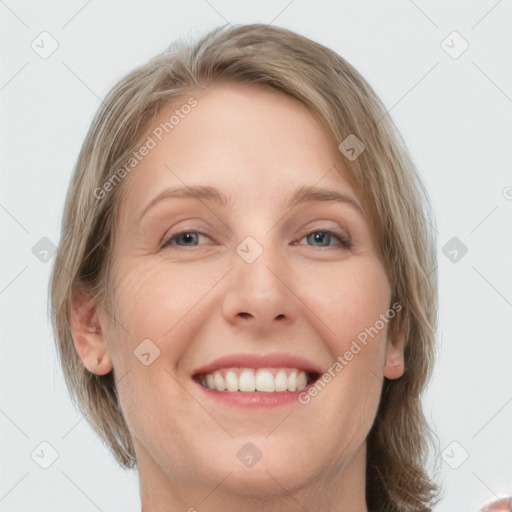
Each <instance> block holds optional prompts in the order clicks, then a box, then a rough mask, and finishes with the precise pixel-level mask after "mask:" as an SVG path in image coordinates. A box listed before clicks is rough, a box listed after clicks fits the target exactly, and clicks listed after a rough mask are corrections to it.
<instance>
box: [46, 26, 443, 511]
mask: <svg viewBox="0 0 512 512" xmlns="http://www.w3.org/2000/svg"><path fill="white" fill-rule="evenodd" d="M214 82H216V83H219V84H222V83H248V84H260V85H261V86H262V87H270V88H272V89H273V90H278V91H281V92H282V93H283V94H285V95H287V96H288V97H292V98H295V99H296V100H298V101H299V102H301V103H302V104H303V105H305V106H306V107H307V108H308V109H309V110H310V111H311V112H313V113H314V114H316V115H317V116H318V118H319V119H320V120H321V122H322V123H323V125H325V127H326V128H327V129H328V131H329V132H330V133H331V134H332V136H333V138H334V140H335V141H337V143H338V144H340V143H342V141H344V140H345V139H346V138H347V137H349V136H351V135H352V136H356V137H357V139H359V141H362V142H363V144H364V151H363V152H362V153H361V154H360V155H359V156H358V157H357V158H356V159H354V158H345V160H344V163H345V165H344V168H345V171H346V173H347V175H346V176H345V175H344V177H345V178H346V179H348V180H349V181H350V183H351V184H353V185H354V186H355V187H357V190H358V191H359V194H360V196H361V200H362V202H363V204H364V206H365V208H366V209H367V211H368V212H370V215H369V220H370V222H371V225H372V226H371V227H372V229H373V231H374V233H375V236H376V240H377V245H378V252H379V257H380V258H381V260H382V262H383V266H384V268H385V271H386V274H387V276H388V279H389V282H390V286H391V290H392V302H395V301H396V302H398V303H400V304H401V306H402V309H401V311H400V314H398V315H397V316H396V317H395V318H393V320H391V321H390V323H389V333H388V334H389V336H390V337H391V339H393V336H395V335H397V334H398V333H403V334H404V336H405V346H404V347H405V348H404V360H405V371H404V374H403V375H402V376H401V377H400V378H398V379H395V380H390V379H387V378H384V383H383V387H382V394H381V397H380V402H379V407H378V411H377V414H376V417H375V421H374V423H373V425H372V428H371V430H370V432H369V434H368V438H367V467H366V494H367V503H368V506H369V509H370V510H379V511H384V510H386V511H388V510H389V511H407V512H411V511H420V510H421V511H424V510H428V508H427V507H430V506H432V504H435V503H436V502H437V494H438V489H439V486H438V485H437V484H436V483H435V482H434V480H433V479H431V477H429V475H428V472H427V469H426V466H427V462H428V455H429V453H430V452H429V446H430V445H434V435H433V432H432V431H431V430H430V428H429V426H428V423H427V421H426V418H425V416H424V413H423V410H422V404H421V396H422V393H423V391H424V389H425V386H426V385H427V384H428V381H429V379H430V378H431V375H432V369H433V364H434V361H435V357H436V353H435V352H436V349H437V347H436V343H435V337H436V330H437V307H438V302H437V301H438V299H437V264H436V250H435V235H434V232H433V230H434V228H433V222H434V220H433V215H432V211H431V207H430V203H429V199H428V194H427V192H426V190H425V187H424V185H423V184H422V181H421V179H420V178H419V176H418V172H417V170H416V167H415V165H414V163H413V162H412V159H411V157H410V156H409V154H408V151H407V149H406V146H405V144H404V142H403V139H402V138H401V136H400V135H399V133H398V130H397V129H396V128H395V126H394V124H393V122H392V120H391V119H390V116H389V115H388V112H387V111H386V109H385V107H384V105H383V104H382V103H381V101H380V100H379V98H378V97H377V95H376V94H375V92H374V91H373V89H372V88H371V86H370V85H369V84H368V83H367V81H366V80H365V79H364V78H363V77H362V76H361V75H360V74H359V72H358V71H357V70H356V69H354V67H353V66H352V65H350V64H349V63H348V62H347V61H346V60H345V59H343V58H342V57H341V56H340V55H338V54H337V53H336V52H334V51H332V50H331V49H329V48H327V47H325V46H323V45H321V44H319V43H317V42H315V41H312V40H310V39H308V38H306V37H304V36H302V35H299V34H297V33H295V32H293V31H291V30H288V29H285V28H279V27H275V26H268V25H264V24H250V25H237V26H230V27H227V26H224V27H219V28H216V29H214V30H212V31H210V32H209V33H207V34H206V35H203V36H202V37H201V38H199V39H198V40H196V41H193V42H186V43H182V44H179V45H174V46H172V47H170V48H169V49H168V50H167V51H165V52H163V53H161V54H160V55H158V56H156V57H154V58H153V59H151V60H150V61H149V62H147V63H146V64H144V65H142V66H140V67H137V68H136V69H135V70H133V71H132V72H130V73H129V74H128V75H127V76H125V77H124V78H122V79H121V80H120V81H119V82H118V83H117V84H116V85H115V86H114V87H113V88H112V90H111V91H110V92H109V93H108V95H107V97H106V98H105V100H104V101H103V102H102V104H101V105H100V107H99V109H98V112H97V113H96V115H95V117H94V119H93V122H92V124H91V127H90V129H89V131H88V133H87V136H86V138H85V141H84V143H83V146H82V148H81V151H80V154H79V157H78V160H77V162H76V166H75V169H74V173H73V176H72V179H71V181H70V184H69V189H68V192H67V197H66V203H65V207H64V212H63V218H62V227H61V238H60V242H59V246H58V250H57V254H56V257H55V261H54V266H53V269H52V275H51V283H50V289H49V294H50V302H51V311H50V314H51V318H52V326H53V329H54V332H55V335H56V346H57V352H58V356H59V358H60V362H61V366H62V370H63V374H64V378H65V382H66V385H67V387H68V390H69V392H70V395H71V397H72V399H73V402H74V404H75V405H76V406H77V407H78V408H79V409H80V411H81V412H82V413H83V414H84V415H85V416H86V418H87V420H88V421H89V423H90V424H91V426H92V427H93V428H94V430H95V431H96V432H97V433H98V435H99V436H100V437H101V438H102V440H103V441H104V442H105V443H106V445H107V446H108V447H109V448H110V450H111V452H112V454H113V455H114V457H115V458H116V460H117V461H118V462H119V464H120V465H121V466H122V467H124V468H133V467H136V462H137V461H136V457H135V452H134V448H133V444H132V440H131V435H130V432H129V430H128V427H127V424H126V422H125V419H124V416H123V414H122V410H121V407H120V403H119V400H118V396H117V392H116V387H115V381H114V378H113V373H114V372H110V373H109V374H107V375H104V376H98V375H95V374H93V373H91V372H89V371H88V370H87V369H86V368H85V366H84V364H83V363H82V361H81V359H80V358H79V356H78V355H77V352H76V350H75V348H74V344H73V339H72V335H71V331H70V324H69V308H70V304H71V299H72V297H73V294H74V293H75V292H77V291H81V290H82V291H86V292H87V293H89V294H90V295H91V297H93V298H94V300H96V301H97V302H98V303H99V304H104V305H105V307H108V306H110V305H111V304H113V301H114V298H113V296H112V290H111V268H112V261H111V256H112V250H111V249H112V242H113V233H114V228H115V226H116V222H117V219H118V211H119V204H120V201H121V197H122V193H123V190H124V186H125V184H126V181H127V180H126V179H125V180H122V181H120V182H119V183H116V186H113V187H112V189H111V190H109V193H108V194H105V197H102V198H101V200H99V199H98V197H97V196H98V194H97V192H95V191H97V190H99V189H100V188H101V187H102V186H103V185H104V184H105V183H106V182H107V181H108V180H112V179H113V178H114V177H115V176H116V171H118V170H119V168H120V167H121V166H122V165H123V163H125V162H126V161H127V160H128V159H129V157H130V154H131V153H132V152H133V151H134V149H136V147H137V145H138V144H140V140H141V137H142V135H143V134H144V130H145V129H147V126H148V123H149V122H150V121H151V120H152V119H154V118H155V117H156V115H157V113H158V112H159V111H161V109H162V108H164V107H168V106H171V105H174V104H178V102H179V101H183V98H186V97H187V95H189V96H190V94H191V93H193V92H194V91H197V90H202V89H205V88H207V87H208V86H210V85H212V84H213V83H214ZM349 156H350V155H349ZM338 172H339V170H338ZM111 182H112V181H111Z"/></svg>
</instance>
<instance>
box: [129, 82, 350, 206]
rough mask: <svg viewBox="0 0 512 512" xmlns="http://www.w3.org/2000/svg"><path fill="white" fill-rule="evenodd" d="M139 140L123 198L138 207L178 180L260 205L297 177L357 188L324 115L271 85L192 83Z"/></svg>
mask: <svg viewBox="0 0 512 512" xmlns="http://www.w3.org/2000/svg"><path fill="white" fill-rule="evenodd" d="M190 105H193V106H192V107H191V106H190ZM141 141H142V142H143V143H144V142H146V143H148V145H149V146H151V149H150V150H149V151H146V152H145V153H146V155H145V156H144V157H143V158H141V160H140V161H139V162H138V163H137V165H136V167H135V168H134V170H133V171H132V172H131V173H130V176H129V177H128V180H127V181H128V182H127V183H125V184H124V187H125V190H124V194H123V202H124V203H125V204H126V208H127V209H128V210H130V211H133V212H137V213H140V211H141V209H142V208H143V207H144V203H147V202H148V201H149V200H151V198H152V197H154V196H156V195H157V194H159V193H160V192H162V190H163V189H165V188H168V187H176V186H182V187H183V186H185V187H186V186H194V185H213V186H215V187H217V188H219V189H222V190H224V191H225V195H226V196H228V197H229V198H230V200H232V201H233V202H235V201H240V202H244V203H247V201H252V202H254V204H255V205H259V206H260V207H261V206H264V205H270V204H275V203H277V202H279V201H280V200H281V199H282V197H283V191H284V190H289V189H293V188H296V186H299V185H307V186H315V185H317V186H319V187H323V188H332V189H336V190H340V191H344V192H352V194H353V195H354V196H355V195H356V194H355V191H354V189H353V188H352V187H351V186H350V184H349V180H348V178H347V175H346V170H345V169H344V167H343V160H342V157H341V155H340V153H339V151H338V149H337V144H336V141H335V140H334V138H333V136H332V134H331V133H330V132H329V131H328V130H327V129H326V128H325V126H324V125H323V124H322V122H321V121H320V119H319V118H318V117H317V116H316V115H315V114H313V113H312V112H311V111H310V110H309V109H308V108H307V107H306V106H305V105H303V104H302V103H300V102H299V101H297V100H295V99H293V98H291V97H289V96H287V95H285V94H283V93H281V92H279V91H277V90H273V89H271V88H269V87H262V86H260V85H253V84H232V83H229V84H222V85H220V84H219V85H216V86H213V87H211V88H209V89H207V90H206V91H199V90H198V91H194V92H192V93H190V95H186V96H184V97H182V98H180V99H179V100H178V101H176V102H175V103H173V105H172V106H168V107H165V108H163V109H162V110H161V111H160V112H158V114H157V116H156V117H155V118H154V119H153V120H152V121H151V122H150V123H149V124H148V126H147V127H146V131H145V133H144V135H143V137H142V138H141ZM123 209H124V207H123Z"/></svg>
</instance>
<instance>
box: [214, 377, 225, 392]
mask: <svg viewBox="0 0 512 512" xmlns="http://www.w3.org/2000/svg"><path fill="white" fill-rule="evenodd" d="M213 384H214V386H215V389H217V390H218V391H224V390H225V389H226V383H225V382H224V377H223V376H222V375H221V373H220V372H215V373H214V374H213Z"/></svg>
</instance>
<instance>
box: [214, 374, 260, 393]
mask: <svg viewBox="0 0 512 512" xmlns="http://www.w3.org/2000/svg"><path fill="white" fill-rule="evenodd" d="M238 389H239V390H240V391H245V392H250V391H254V390H255V389H256V378H255V377H254V372H253V371H252V370H243V371H242V373H241V374H240V380H239V382H238ZM217 391H218V390H217Z"/></svg>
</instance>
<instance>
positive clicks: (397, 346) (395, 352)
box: [383, 333, 405, 380]
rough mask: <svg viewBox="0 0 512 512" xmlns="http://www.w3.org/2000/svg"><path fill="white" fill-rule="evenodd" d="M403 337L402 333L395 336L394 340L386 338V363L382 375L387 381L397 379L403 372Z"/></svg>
mask: <svg viewBox="0 0 512 512" xmlns="http://www.w3.org/2000/svg"><path fill="white" fill-rule="evenodd" d="M404 345H405V336H404V335H403V333H401V334H400V335H398V336H396V337H395V339H394V340H391V339H389V338H388V340H387V345H386V362H385V364H384V368H383V374H384V376H385V377H387V378H388V379H392V380H393V379H398V378H400V377H401V376H402V375H403V374H404V371H405V361H404Z"/></svg>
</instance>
